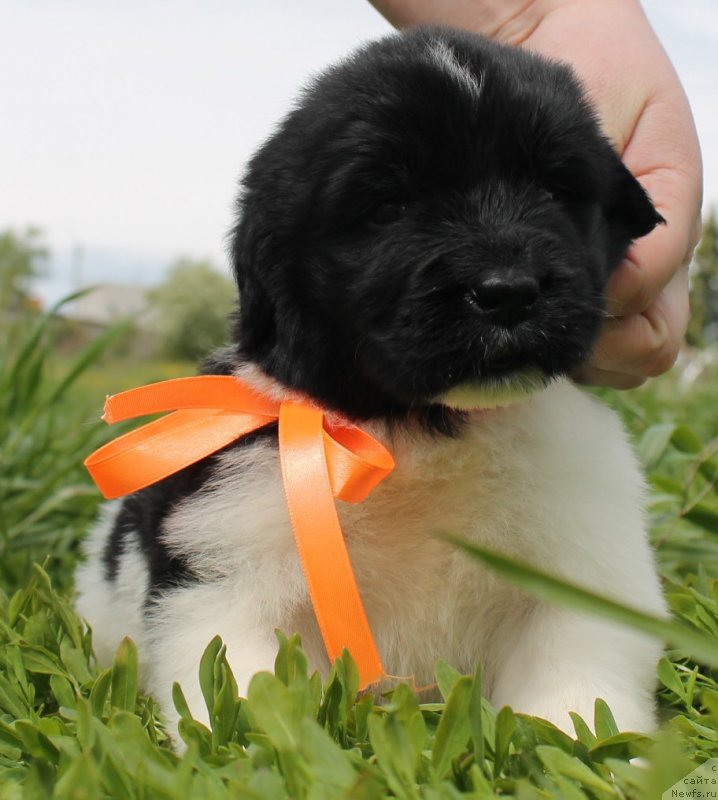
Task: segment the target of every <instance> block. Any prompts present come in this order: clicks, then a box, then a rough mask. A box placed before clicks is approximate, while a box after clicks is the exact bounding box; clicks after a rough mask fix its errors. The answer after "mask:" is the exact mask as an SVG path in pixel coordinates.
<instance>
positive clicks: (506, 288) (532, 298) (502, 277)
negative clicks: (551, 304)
mask: <svg viewBox="0 0 718 800" xmlns="http://www.w3.org/2000/svg"><path fill="white" fill-rule="evenodd" d="M539 294H540V291H539V283H538V281H537V280H536V278H534V277H532V276H531V275H519V274H512V273H510V272H508V273H502V274H496V273H493V274H489V275H486V276H484V277H483V278H482V279H481V280H480V282H478V283H477V284H475V285H474V286H472V288H471V290H470V292H469V293H468V295H467V299H468V300H469V302H470V303H471V305H473V306H474V307H475V308H476V309H478V310H480V311H483V312H487V313H489V314H490V315H491V316H493V317H495V318H496V320H497V321H498V322H501V323H504V324H510V323H518V322H520V321H521V320H524V319H526V318H527V317H528V316H529V315H530V310H531V307H532V306H533V304H534V303H535V302H536V300H537V299H538V296H539Z"/></svg>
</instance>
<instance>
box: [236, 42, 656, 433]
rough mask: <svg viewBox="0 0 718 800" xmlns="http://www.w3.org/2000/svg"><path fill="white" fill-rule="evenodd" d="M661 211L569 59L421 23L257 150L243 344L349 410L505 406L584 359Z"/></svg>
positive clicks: (243, 208) (350, 70)
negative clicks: (621, 273) (624, 271)
mask: <svg viewBox="0 0 718 800" xmlns="http://www.w3.org/2000/svg"><path fill="white" fill-rule="evenodd" d="M661 221H662V220H661V217H660V216H659V215H658V213H657V212H656V211H655V209H654V208H653V206H652V204H651V202H650V200H649V199H648V197H647V196H646V194H645V192H644V191H643V189H642V188H641V187H640V185H639V184H638V182H637V181H636V180H635V179H634V178H633V176H632V175H631V174H630V173H629V172H628V171H627V169H626V168H625V167H624V166H623V164H622V163H621V161H620V159H619V157H618V156H617V155H616V153H615V152H614V151H613V149H612V148H611V146H610V145H609V143H608V142H607V140H606V139H605V138H604V137H603V136H602V135H601V132H600V130H599V127H598V124H597V122H596V119H595V117H594V115H593V113H592V111H591V109H590V108H589V106H588V105H587V103H586V101H585V100H584V98H583V96H582V93H581V90H580V88H579V86H578V84H577V82H576V80H575V79H574V78H573V76H572V74H571V72H570V70H569V69H568V68H566V67H564V66H561V65H557V64H554V63H550V62H548V61H546V60H544V59H541V58H539V57H537V56H534V55H531V54H529V53H526V52H524V51H519V50H516V49H513V48H509V47H505V46H500V45H497V44H495V43H492V42H489V41H487V40H485V39H483V38H480V37H476V36H472V35H469V34H466V33H461V32H458V31H452V30H448V29H435V28H433V29H427V28H423V29H421V28H419V29H414V30H413V31H412V32H410V33H405V34H398V35H393V36H391V37H389V38H387V39H384V40H381V41H379V42H377V43H375V44H372V45H369V46H368V47H366V48H364V49H362V50H360V51H359V52H358V53H356V54H355V55H354V56H353V57H351V58H349V59H348V60H346V61H344V62H342V63H340V64H339V65H338V66H336V67H334V68H332V69H330V70H329V71H327V72H326V73H324V74H323V75H321V76H320V77H319V78H318V79H317V80H316V81H315V82H314V83H313V84H312V85H311V86H310V87H309V88H308V89H307V90H306V91H305V93H304V95H303V96H302V98H301V99H300V102H299V104H298V106H297V107H296V108H295V110H294V111H292V112H291V113H290V114H289V116H288V117H287V118H286V119H285V120H284V121H283V123H282V124H281V125H280V127H279V128H278V130H277V131H276V133H275V134H274V135H273V136H272V137H271V138H270V139H269V141H268V142H267V143H266V144H265V145H264V146H263V147H262V148H261V149H260V150H259V152H258V153H257V154H256V155H255V157H254V158H253V160H252V161H251V163H250V165H249V168H248V171H247V174H246V177H245V180H244V185H243V192H242V196H241V198H240V201H239V217H238V223H237V225H236V227H235V229H234V231H233V233H232V244H231V247H232V258H233V264H234V269H235V273H236V276H237V281H238V285H239V289H240V307H241V312H240V318H239V321H238V324H237V328H236V338H237V344H238V346H239V352H240V353H241V355H242V356H243V357H244V358H247V359H249V360H250V361H252V362H254V363H256V364H258V365H259V366H260V367H261V368H262V369H263V370H264V371H265V372H267V373H268V374H270V375H272V376H274V377H275V378H277V379H278V380H280V381H281V382H283V383H284V384H286V385H288V386H290V387H292V388H295V389H298V390H300V391H302V392H304V393H306V394H308V395H310V396H312V397H314V398H315V399H316V400H317V401H319V402H321V403H322V404H324V405H326V406H328V407H330V408H333V409H336V410H339V411H342V412H343V413H345V414H347V415H349V416H352V417H357V418H366V417H372V416H401V415H403V414H406V413H408V411H409V410H410V409H416V408H432V407H434V408H435V407H436V406H442V405H447V406H454V407H467V406H476V405H480V404H490V403H492V402H493V403H495V402H501V401H502V400H503V399H505V398H506V397H510V396H513V395H514V394H515V393H517V392H519V393H520V392H523V391H530V390H532V389H535V388H537V387H539V386H543V385H545V384H546V383H547V382H548V381H550V380H551V379H552V378H555V377H557V376H561V375H565V374H568V373H569V372H571V371H572V370H573V369H575V368H576V367H577V366H578V365H579V364H581V362H582V361H583V360H584V359H585V358H586V357H587V355H588V353H589V352H590V349H591V345H592V343H593V342H594V340H595V337H596V335H597V332H598V330H599V327H600V323H601V320H602V317H603V313H604V288H605V286H606V282H607V279H608V277H609V276H610V274H611V272H612V271H613V270H614V269H615V268H616V266H617V265H618V264H619V262H620V260H621V258H622V257H623V255H624V253H625V251H626V249H627V248H628V246H629V244H630V243H631V242H632V241H633V240H634V239H636V238H638V237H640V236H643V235H645V234H647V233H648V232H650V231H651V230H652V229H653V228H654V227H655V225H656V224H657V223H659V222H661Z"/></svg>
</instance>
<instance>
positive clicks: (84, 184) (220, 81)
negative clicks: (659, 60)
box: [0, 0, 718, 302]
mask: <svg viewBox="0 0 718 800" xmlns="http://www.w3.org/2000/svg"><path fill="white" fill-rule="evenodd" d="M643 5H644V8H645V10H646V12H647V14H648V16H649V18H650V19H651V22H652V23H653V25H654V27H655V29H656V31H657V33H658V35H659V37H660V38H661V40H662V42H663V44H664V47H665V48H666V50H667V52H668V54H669V56H670V57H671V59H672V60H673V63H674V65H675V67H676V69H677V71H678V74H679V75H680V77H681V79H682V81H683V84H684V87H685V89H686V92H687V94H688V96H689V99H690V101H691V105H692V107H693V111H694V114H695V117H696V123H697V126H698V131H699V137H700V139H701V143H702V147H703V153H704V162H705V191H706V206H708V205H709V204H710V203H718V77H717V75H718V2H717V0H681V2H680V3H677V2H675V0H645V2H644V4H643ZM0 31H2V35H1V36H0V119H1V121H0V230H4V229H8V228H12V229H22V228H24V227H26V226H28V225H33V226H37V227H40V228H41V229H42V230H43V231H44V233H45V240H46V243H47V245H48V247H49V249H50V252H51V259H50V261H49V263H48V265H47V267H48V269H47V276H46V277H45V278H44V279H42V280H41V281H40V282H39V283H38V286H37V291H38V293H39V295H40V296H41V297H42V298H43V299H44V300H45V301H46V302H48V301H52V300H55V299H57V298H58V297H60V296H62V295H63V294H66V293H68V292H69V291H71V290H74V289H75V288H79V286H81V285H86V284H92V283H97V282H102V281H111V282H131V283H142V284H147V285H151V284H154V283H157V282H158V281H160V280H161V279H162V277H163V275H164V274H165V273H166V270H167V267H168V266H169V265H170V264H171V263H172V262H173V261H174V260H176V259H177V258H179V257H189V258H195V259H201V258H208V259H210V260H211V261H212V262H213V263H215V264H216V265H217V266H218V267H219V268H220V269H226V268H227V267H226V256H225V235H226V232H227V230H228V229H229V227H230V224H231V221H232V207H233V202H234V197H235V195H236V191H237V185H238V179H239V177H240V175H241V173H242V170H243V167H244V165H245V164H246V162H247V160H248V159H249V157H250V156H251V154H252V152H253V151H254V149H255V148H256V147H257V146H258V145H259V144H260V143H261V142H262V140H263V139H264V138H265V137H266V136H267V135H268V134H269V133H270V132H271V131H272V129H273V126H274V124H275V123H276V122H277V121H278V120H279V119H280V118H281V116H282V115H283V114H284V113H285V112H286V111H287V110H288V108H290V106H291V103H292V100H293V98H294V96H295V95H296V93H297V91H298V90H299V88H300V87H301V86H302V85H303V84H304V83H305V82H306V80H307V79H308V78H309V77H310V76H311V75H312V74H313V73H315V72H317V71H318V70H321V69H322V68H323V67H325V66H326V65H328V64H330V63H331V62H332V61H335V60H336V59H338V58H340V57H341V56H342V55H344V54H346V53H347V52H349V51H350V50H352V49H353V48H354V47H356V46H357V45H358V44H360V43H361V42H364V41H366V40H369V39H372V38H376V37H378V36H381V35H382V34H384V33H387V32H389V31H390V27H389V25H388V23H387V22H385V21H384V20H383V19H382V18H381V17H380V16H379V14H378V13H377V12H376V11H374V9H373V8H372V7H371V6H370V5H369V3H368V2H366V0H143V1H142V2H139V0H124V2H121V1H120V0H0Z"/></svg>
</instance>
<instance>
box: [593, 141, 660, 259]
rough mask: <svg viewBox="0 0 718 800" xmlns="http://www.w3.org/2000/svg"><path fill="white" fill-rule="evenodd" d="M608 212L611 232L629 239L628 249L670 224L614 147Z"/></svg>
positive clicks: (627, 240) (626, 240)
mask: <svg viewBox="0 0 718 800" xmlns="http://www.w3.org/2000/svg"><path fill="white" fill-rule="evenodd" d="M605 215H606V220H607V221H608V225H609V230H610V231H611V233H612V234H613V235H614V236H616V238H618V239H619V240H620V239H623V240H625V244H624V248H625V247H628V245H629V244H630V243H631V242H632V241H633V240H634V239H639V238H640V237H641V236H645V235H646V234H648V233H650V232H651V231H652V230H653V229H654V228H655V227H656V225H665V223H666V220H665V219H663V217H662V216H661V215H660V214H659V213H658V212H657V211H656V209H655V207H654V205H653V203H652V202H651V198H650V197H649V196H648V194H647V192H646V190H645V189H644V188H643V187H642V186H641V184H640V183H639V182H638V181H637V180H636V178H634V177H633V175H632V174H631V172H630V171H629V170H628V169H627V168H626V166H625V165H624V163H623V162H622V161H621V159H620V158H619V157H618V155H617V154H616V153H615V151H613V148H611V176H610V188H609V196H608V201H607V203H606V206H605Z"/></svg>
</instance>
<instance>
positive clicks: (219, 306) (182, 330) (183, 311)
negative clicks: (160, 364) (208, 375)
mask: <svg viewBox="0 0 718 800" xmlns="http://www.w3.org/2000/svg"><path fill="white" fill-rule="evenodd" d="M236 294H237V290H236V288H235V286H234V283H233V281H231V280H230V279H229V278H228V277H226V276H225V275H222V273H221V272H218V271H217V270H216V269H215V268H214V267H213V266H212V265H211V264H210V263H209V262H208V261H192V260H190V259H186V258H183V259H180V260H179V261H177V262H176V263H175V264H174V265H173V266H172V268H171V269H170V272H169V275H168V277H167V280H166V281H165V282H164V283H163V284H162V285H161V286H159V287H158V288H157V289H155V290H154V291H153V292H152V293H151V294H150V302H151V303H152V305H153V306H154V307H155V308H156V309H157V314H158V328H159V331H160V336H161V339H162V346H163V349H164V351H165V353H166V354H167V355H168V356H169V357H170V358H180V359H189V360H193V361H196V360H198V359H200V358H202V357H204V356H205V355H207V353H209V351H210V350H212V348H213V347H216V346H217V345H220V344H223V343H224V342H225V341H226V337H227V330H228V325H227V317H228V315H229V313H230V311H231V310H232V309H233V308H234V306H235V302H236Z"/></svg>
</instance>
